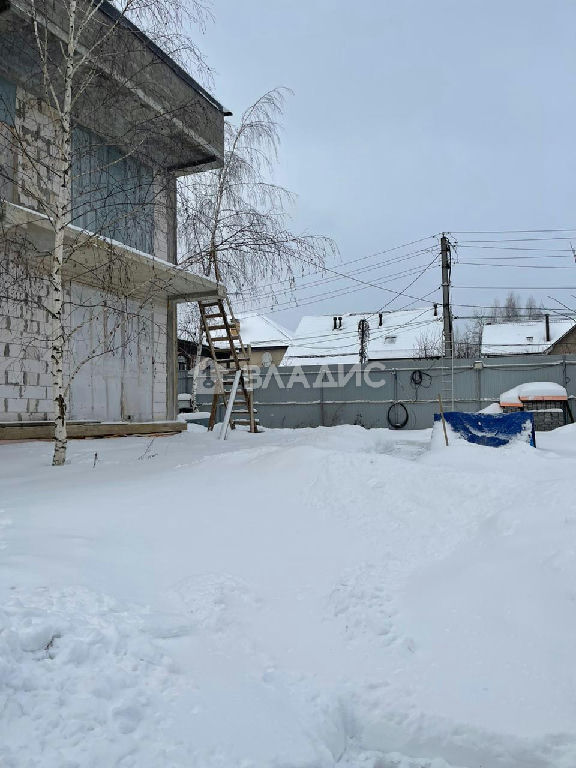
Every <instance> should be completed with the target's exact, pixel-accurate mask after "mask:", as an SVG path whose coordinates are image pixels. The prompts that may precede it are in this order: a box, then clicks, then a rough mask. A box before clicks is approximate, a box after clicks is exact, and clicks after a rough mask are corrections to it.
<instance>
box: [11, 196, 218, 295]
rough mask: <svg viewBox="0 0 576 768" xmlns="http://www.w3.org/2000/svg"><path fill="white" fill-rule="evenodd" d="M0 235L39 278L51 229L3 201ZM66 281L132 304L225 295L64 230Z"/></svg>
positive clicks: (120, 248)
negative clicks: (9, 240) (21, 254)
mask: <svg viewBox="0 0 576 768" xmlns="http://www.w3.org/2000/svg"><path fill="white" fill-rule="evenodd" d="M0 230H1V234H2V236H3V237H4V238H10V237H11V233H12V237H13V243H14V247H17V245H18V244H20V245H21V248H20V250H22V251H24V252H25V255H26V256H27V258H29V259H34V264H35V268H36V269H37V270H38V272H39V273H40V274H47V273H48V269H49V263H50V258H49V257H50V254H51V252H52V248H53V244H54V228H53V225H52V222H51V220H50V218H49V217H48V216H46V215H44V214H42V213H38V212H36V211H33V210H31V209H30V208H24V207H23V206H20V205H15V204H14V203H8V202H6V201H4V202H2V203H1V206H0ZM64 243H65V260H64V264H63V268H62V274H63V277H64V278H65V279H66V280H70V281H74V282H77V283H81V284H83V285H90V286H94V287H97V288H102V289H105V290H110V291H116V292H118V293H119V294H121V295H123V296H130V297H134V298H138V299H150V300H151V299H153V298H156V297H163V298H168V299H170V300H172V301H174V302H183V301H200V300H206V299H213V298H220V297H222V296H224V295H225V289H224V288H223V286H221V285H218V284H217V283H215V282H213V281H212V280H208V278H206V277H202V276H200V275H194V274H193V273H191V272H189V271H187V270H186V269H184V268H182V267H180V266H178V265H176V264H170V263H169V262H167V261H164V260H163V259H157V258H155V257H154V256H151V255H149V254H146V253H142V252H141V251H138V250H135V249H134V248H130V247H128V246H126V245H123V244H122V243H118V242H116V241H114V240H110V239H108V238H106V237H102V236H100V235H93V234H91V233H90V232H86V231H85V230H82V229H79V228H78V227H72V226H70V227H67V228H66V232H65V237H64Z"/></svg>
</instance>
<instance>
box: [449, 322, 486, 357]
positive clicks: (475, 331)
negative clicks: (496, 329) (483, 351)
mask: <svg viewBox="0 0 576 768" xmlns="http://www.w3.org/2000/svg"><path fill="white" fill-rule="evenodd" d="M482 328H483V325H482V326H478V325H477V324H475V323H474V324H472V325H466V327H465V328H464V329H459V328H457V329H456V330H455V333H454V357H465V358H474V357H478V356H479V355H480V345H481V342H482Z"/></svg>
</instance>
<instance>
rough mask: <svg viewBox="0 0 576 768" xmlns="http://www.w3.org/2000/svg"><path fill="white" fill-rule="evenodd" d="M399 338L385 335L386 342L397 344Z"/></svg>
mask: <svg viewBox="0 0 576 768" xmlns="http://www.w3.org/2000/svg"><path fill="white" fill-rule="evenodd" d="M397 338H398V337H397V336H384V342H385V343H386V344H395V343H396V339H397Z"/></svg>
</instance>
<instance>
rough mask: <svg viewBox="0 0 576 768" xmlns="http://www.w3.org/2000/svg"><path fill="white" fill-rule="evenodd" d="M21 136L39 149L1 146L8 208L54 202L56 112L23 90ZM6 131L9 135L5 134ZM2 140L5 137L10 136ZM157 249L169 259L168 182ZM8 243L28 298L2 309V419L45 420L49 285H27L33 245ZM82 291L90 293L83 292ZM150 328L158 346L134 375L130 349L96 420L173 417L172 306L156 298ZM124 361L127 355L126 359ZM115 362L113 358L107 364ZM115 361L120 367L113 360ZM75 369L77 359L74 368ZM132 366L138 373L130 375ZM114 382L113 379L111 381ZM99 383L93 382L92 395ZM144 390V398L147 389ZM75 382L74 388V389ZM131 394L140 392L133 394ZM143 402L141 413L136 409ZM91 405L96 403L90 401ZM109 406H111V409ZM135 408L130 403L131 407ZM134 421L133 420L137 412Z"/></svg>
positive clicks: (48, 413) (161, 196)
mask: <svg viewBox="0 0 576 768" xmlns="http://www.w3.org/2000/svg"><path fill="white" fill-rule="evenodd" d="M15 130H16V131H17V133H18V134H19V135H22V136H24V137H25V139H26V140H27V141H28V142H29V144H30V146H32V147H38V150H37V151H36V152H34V153H32V158H33V159H32V158H26V157H24V156H23V155H22V154H20V153H15V152H14V154H13V158H12V156H11V151H10V148H9V147H8V146H7V141H3V142H2V157H1V159H2V161H3V162H4V161H5V160H6V158H8V159H10V160H11V162H12V160H13V167H14V173H15V176H16V178H15V183H14V184H11V185H10V186H8V185H4V186H3V189H2V190H0V191H1V192H2V193H3V194H4V195H5V197H6V199H8V200H9V202H13V203H16V204H18V205H23V206H25V207H30V208H35V207H36V203H35V200H36V199H37V197H38V195H41V196H43V198H44V199H47V200H50V199H53V196H54V194H55V184H56V178H55V175H54V174H53V173H51V170H50V166H49V163H48V162H47V160H46V159H47V158H49V157H50V155H51V154H53V152H52V149H51V145H52V136H53V132H52V115H51V114H50V109H49V108H48V107H47V106H46V105H45V104H44V103H43V102H42V101H41V100H39V99H37V98H35V97H32V96H30V95H29V94H27V93H26V92H25V91H24V90H23V89H22V88H18V89H17V95H16V115H15ZM4 133H5V132H4ZM4 133H3V134H2V138H3V139H6V138H7V137H6V136H4ZM154 230H155V233H154V251H155V256H156V257H158V258H160V259H167V258H168V237H167V230H168V215H167V193H166V190H165V189H163V185H162V183H161V180H159V183H158V184H157V189H156V193H155V210H154ZM12 239H13V238H12V235H11V237H10V243H7V242H4V243H2V242H1V240H2V238H1V235H0V246H1V247H0V259H1V260H2V263H1V267H2V270H3V272H4V273H5V275H6V276H8V277H7V279H9V281H10V284H11V285H12V287H13V289H14V288H17V287H19V289H20V290H19V293H20V297H19V298H21V299H22V300H18V301H13V302H11V301H6V300H4V299H3V300H2V303H1V308H0V421H9V422H17V421H23V422H24V421H45V420H49V419H51V418H52V417H53V400H52V389H51V361H50V338H51V330H50V317H49V314H48V312H47V311H46V309H45V308H43V306H42V304H43V303H44V304H45V303H46V302H45V301H44V300H45V299H46V297H47V296H48V292H49V287H48V283H47V281H46V280H45V279H41V278H36V279H34V280H30V279H29V278H27V283H26V285H24V283H23V280H22V274H23V269H22V267H21V265H20V261H21V258H22V255H23V254H26V252H27V250H28V251H29V250H30V246H27V245H26V244H25V241H24V240H22V241H21V242H20V244H18V243H14V242H12ZM74 285H75V284H69V285H68V287H67V293H68V296H70V295H74V293H75V291H74ZM83 290H85V288H84V287H83ZM147 311H148V313H149V315H150V318H151V319H150V324H151V331H150V335H151V344H150V345H149V352H148V353H147V355H143V356H140V357H139V359H138V366H139V368H140V371H139V375H138V376H137V375H135V374H134V360H133V359H132V357H130V355H131V352H130V351H129V350H124V353H123V355H124V357H125V359H126V363H127V364H126V365H118V377H117V378H118V380H117V381H116V382H114V386H113V387H112V388H111V394H110V397H109V398H107V400H101V401H100V402H99V403H98V402H96V401H91V402H95V405H94V407H92V408H91V416H90V417H91V418H96V419H99V420H107V419H108V420H112V419H118V418H123V414H124V412H128V411H134V412H135V413H134V416H135V417H136V418H138V419H142V420H149V419H150V420H152V419H155V420H158V419H165V418H166V416H167V413H166V343H167V341H166V322H167V302H166V300H162V299H156V300H154V302H153V304H151V306H150V307H148V308H147ZM90 333H91V331H90V328H89V325H87V326H86V327H85V328H84V329H80V330H79V331H78V332H77V334H78V338H76V337H75V341H78V340H79V341H80V345H81V344H82V341H83V338H82V337H83V334H84V335H86V334H90ZM109 357H110V356H109V355H104V356H102V357H101V358H100V359H97V360H96V362H95V363H94V364H93V365H92V366H91V370H92V371H93V374H92V375H93V376H94V377H97V376H98V372H99V370H100V369H101V368H102V366H103V365H105V364H106V359H105V358H109ZM120 357H122V355H121V356H120ZM110 362H111V361H110V360H108V363H110ZM112 362H113V361H112ZM68 364H69V366H70V364H71V361H70V360H69V362H68ZM130 365H132V374H133V375H124V373H123V372H125V371H126V370H127V369H129V368H130ZM88 369H90V366H88ZM82 375H84V383H85V384H86V390H85V392H86V397H88V394H89V393H90V389H91V382H90V381H89V380H88V381H86V370H83V372H81V373H80V374H79V376H82ZM109 378H113V376H112V377H109ZM94 386H95V382H92V389H93V388H94ZM143 387H144V388H145V391H144V392H142V391H140V390H142V388H143ZM73 388H74V384H72V389H73ZM129 388H132V390H133V391H129ZM83 397H84V395H82V394H81V393H80V392H79V391H76V397H75V398H74V397H72V398H71V400H72V402H71V407H70V411H69V414H68V415H69V417H70V418H86V417H87V416H86V415H85V414H86V409H87V408H88V405H86V404H84V405H83V406H82V407H80V402H81V399H82V398H83ZM136 400H137V401H138V403H139V405H138V407H133V406H132V405H131V403H133V402H135V401H136ZM87 403H88V404H89V401H87ZM106 403H107V404H106ZM126 403H128V405H126ZM130 415H132V414H130Z"/></svg>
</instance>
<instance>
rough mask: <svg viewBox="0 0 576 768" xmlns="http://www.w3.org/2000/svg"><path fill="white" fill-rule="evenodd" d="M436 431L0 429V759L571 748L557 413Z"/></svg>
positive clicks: (403, 764)
mask: <svg viewBox="0 0 576 768" xmlns="http://www.w3.org/2000/svg"><path fill="white" fill-rule="evenodd" d="M429 438H430V433H429V431H424V432H402V433H396V432H390V431H387V430H371V431H366V430H363V429H362V428H360V427H352V426H350V427H337V428H329V429H324V428H319V429H313V430H312V429H311V430H299V431H291V430H273V431H268V432H266V433H265V434H262V435H258V436H254V435H248V434H246V433H232V434H231V436H230V439H229V440H228V441H226V443H224V444H222V443H221V442H219V441H218V440H217V439H216V437H215V435H213V434H208V433H206V432H205V431H204V429H203V428H202V427H200V426H197V425H191V426H190V428H189V431H188V432H187V433H184V434H182V435H180V436H177V437H172V438H164V439H163V438H158V439H156V440H154V441H153V442H152V443H150V441H149V440H148V439H144V438H125V439H121V440H102V441H96V440H94V441H81V442H80V441H78V442H73V443H72V444H71V447H70V454H71V459H72V461H71V463H70V465H68V466H66V467H64V468H61V469H52V468H51V467H50V466H49V459H50V453H51V446H50V445H48V444H43V443H24V444H18V445H0V596H1V602H0V765H1V766H2V768H31V767H32V766H34V768H37V766H40V765H41V766H42V768H72V767H73V766H75V767H78V768H89V767H92V766H93V767H94V768H115V767H116V766H118V768H136V767H137V768H159V767H160V766H161V767H162V768H172V767H174V768H331V767H332V766H342V767H343V768H448V767H450V768H455V767H458V768H552V767H554V768H574V766H576V640H575V638H576V503H575V499H574V466H575V461H576V427H573V426H569V427H564V428H562V429H560V430H557V431H556V432H553V433H549V434H545V435H539V436H538V448H537V449H532V448H530V447H529V446H527V445H525V444H518V445H512V446H510V447H507V448H504V449H492V448H484V447H480V446H475V445H468V444H463V443H456V444H454V445H450V446H449V447H448V448H446V447H445V446H441V445H439V446H438V447H435V448H434V449H430V439H429ZM95 452H97V454H98V457H97V460H96V461H95V456H94V454H95Z"/></svg>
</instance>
